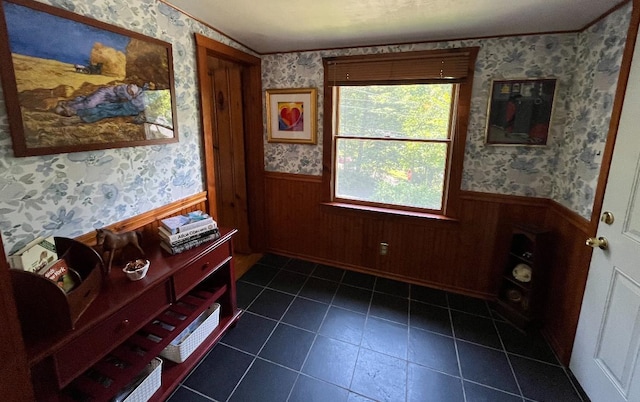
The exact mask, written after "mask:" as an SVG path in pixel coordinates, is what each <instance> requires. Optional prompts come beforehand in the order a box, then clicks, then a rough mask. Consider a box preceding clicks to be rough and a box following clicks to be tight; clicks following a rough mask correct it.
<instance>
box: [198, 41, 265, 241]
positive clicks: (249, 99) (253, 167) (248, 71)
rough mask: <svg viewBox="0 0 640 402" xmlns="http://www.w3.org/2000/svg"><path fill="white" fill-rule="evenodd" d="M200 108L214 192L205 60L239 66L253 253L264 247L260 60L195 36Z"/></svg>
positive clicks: (212, 206)
mask: <svg viewBox="0 0 640 402" xmlns="http://www.w3.org/2000/svg"><path fill="white" fill-rule="evenodd" d="M195 40H196V47H197V49H196V56H197V65H198V79H199V86H200V108H201V118H202V120H201V122H202V134H203V158H204V164H203V165H204V177H205V181H206V182H205V186H206V188H207V189H208V188H209V187H211V188H215V165H214V158H213V144H212V138H213V135H212V124H211V123H212V121H213V120H212V119H213V116H212V113H213V112H212V110H213V109H212V107H213V105H212V103H211V100H212V93H211V86H210V85H209V81H210V78H209V75H208V64H207V58H209V57H216V58H219V59H223V60H226V61H230V62H232V63H236V64H239V65H242V66H243V67H244V73H243V83H242V86H243V93H242V96H243V103H244V108H245V111H251V113H244V150H245V163H246V176H247V194H248V200H247V208H248V219H249V236H250V240H249V241H250V245H251V248H252V249H253V251H254V252H261V251H264V249H265V247H266V244H267V242H266V239H265V236H264V234H265V233H266V231H265V227H266V226H265V225H266V223H265V218H264V216H265V207H264V188H265V187H264V186H265V184H264V180H265V179H264V140H263V138H264V127H263V123H262V113H263V110H262V60H261V59H260V58H259V57H256V56H254V55H251V54H249V53H245V52H243V51H241V50H238V49H235V48H233V47H231V46H228V45H225V44H223V43H220V42H217V41H215V40H213V39H210V38H207V37H206V36H203V35H200V34H197V33H196V34H195ZM208 208H209V212H210V213H211V214H212V215H214V216H215V215H216V208H217V207H216V194H215V193H214V194H211V193H210V194H209V195H208Z"/></svg>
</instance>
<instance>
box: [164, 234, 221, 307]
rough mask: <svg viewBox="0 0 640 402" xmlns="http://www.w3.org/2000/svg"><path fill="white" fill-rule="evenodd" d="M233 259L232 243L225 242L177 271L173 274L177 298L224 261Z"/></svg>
mask: <svg viewBox="0 0 640 402" xmlns="http://www.w3.org/2000/svg"><path fill="white" fill-rule="evenodd" d="M229 259H231V243H230V242H224V243H222V244H220V245H219V246H218V247H216V248H214V249H213V250H211V251H209V252H208V253H207V254H205V255H203V256H202V257H200V258H198V259H197V260H196V261H194V262H193V263H192V264H189V265H188V266H186V267H184V268H183V269H181V270H180V271H179V272H176V273H175V275H174V276H173V286H174V289H175V297H176V300H179V299H180V298H182V297H183V296H184V295H185V294H187V292H189V291H190V290H191V289H193V288H194V287H195V286H196V285H197V284H198V283H200V282H201V281H202V279H204V278H206V277H207V276H208V275H209V274H210V273H211V272H213V271H214V270H215V269H216V268H217V267H219V266H220V265H221V264H223V263H224V262H226V261H228V260H229Z"/></svg>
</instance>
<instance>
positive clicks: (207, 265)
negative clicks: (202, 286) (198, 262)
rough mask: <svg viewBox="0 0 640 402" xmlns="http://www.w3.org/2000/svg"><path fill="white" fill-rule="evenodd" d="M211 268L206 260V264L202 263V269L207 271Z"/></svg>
mask: <svg viewBox="0 0 640 402" xmlns="http://www.w3.org/2000/svg"><path fill="white" fill-rule="evenodd" d="M208 268H209V263H208V262H205V263H204V264H202V270H203V271H206V270H207V269H208Z"/></svg>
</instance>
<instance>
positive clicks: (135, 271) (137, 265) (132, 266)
mask: <svg viewBox="0 0 640 402" xmlns="http://www.w3.org/2000/svg"><path fill="white" fill-rule="evenodd" d="M148 270H149V260H140V259H139V260H133V261H129V262H128V263H127V265H125V266H124V268H122V271H123V272H124V274H125V275H127V278H129V279H130V280H132V281H139V280H140V279H142V278H144V277H145V275H147V271H148Z"/></svg>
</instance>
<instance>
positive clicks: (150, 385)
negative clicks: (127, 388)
mask: <svg viewBox="0 0 640 402" xmlns="http://www.w3.org/2000/svg"><path fill="white" fill-rule="evenodd" d="M149 364H151V366H152V367H153V371H152V372H151V374H149V375H148V376H147V378H145V379H144V380H142V382H141V383H140V385H138V386H137V387H136V388H135V389H134V390H133V391H132V392H131V393H130V394H129V395H128V396H127V397H126V398H125V399H124V401H123V402H147V401H148V400H149V399H150V398H151V396H153V394H155V393H156V391H157V390H158V389H159V388H160V385H161V383H162V359H159V358H157V357H156V358H154V359H153V360H152V361H151V363H149Z"/></svg>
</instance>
